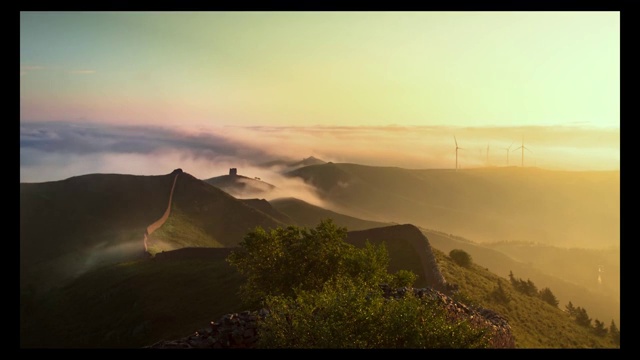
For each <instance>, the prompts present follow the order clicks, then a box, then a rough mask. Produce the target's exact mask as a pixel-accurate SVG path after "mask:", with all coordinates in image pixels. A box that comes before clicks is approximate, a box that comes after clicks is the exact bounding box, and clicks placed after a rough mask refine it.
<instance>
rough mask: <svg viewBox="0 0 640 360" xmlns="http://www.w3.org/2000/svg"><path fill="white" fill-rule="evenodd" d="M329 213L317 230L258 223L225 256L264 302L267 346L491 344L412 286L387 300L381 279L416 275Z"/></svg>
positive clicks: (248, 298) (247, 295)
mask: <svg viewBox="0 0 640 360" xmlns="http://www.w3.org/2000/svg"><path fill="white" fill-rule="evenodd" d="M345 237H346V229H345V228H341V227H337V226H335V225H334V224H333V222H332V221H331V220H325V221H322V222H320V224H318V225H317V226H316V227H315V228H314V229H310V230H309V229H306V228H302V229H301V228H298V227H295V226H289V227H287V228H277V229H274V230H270V231H265V230H263V229H262V228H256V229H255V230H254V231H253V232H250V233H249V234H247V236H245V238H244V240H243V241H242V242H241V243H240V249H239V250H237V251H234V252H232V253H231V254H230V255H229V257H228V258H227V261H228V262H229V263H230V264H231V265H233V266H235V267H236V268H237V269H238V271H239V272H240V273H241V274H243V275H244V276H245V277H246V283H245V284H244V285H242V286H241V292H240V296H241V298H242V299H243V301H244V302H245V303H246V304H248V305H259V306H266V307H267V308H268V309H269V310H270V313H269V316H267V317H266V318H265V319H264V320H262V321H260V322H259V324H258V326H259V328H258V331H259V333H260V336H259V343H258V346H259V347H266V348H280V347H285V348H404V347H411V348H470V347H487V346H489V341H490V336H491V335H490V332H489V330H488V329H484V328H483V329H480V328H477V327H475V326H473V325H472V324H470V323H469V322H468V320H460V319H457V320H456V319H452V318H451V317H449V316H448V314H447V312H446V310H445V309H444V308H442V304H440V303H436V302H434V301H433V300H428V299H419V298H416V297H415V296H414V295H413V293H412V292H407V294H408V295H406V296H405V297H403V298H400V299H390V300H388V299H385V298H384V296H383V294H382V291H381V289H380V287H379V284H381V283H389V284H392V285H393V286H410V285H412V284H413V282H414V281H415V280H416V278H417V275H415V274H413V273H411V272H409V271H406V270H401V271H398V272H397V273H396V274H394V275H391V274H389V273H388V264H389V257H388V254H387V251H386V248H385V247H384V246H382V245H381V246H377V247H376V246H373V245H371V244H368V243H367V244H366V246H365V247H364V248H356V247H355V246H353V245H350V244H348V243H346V242H345V241H344V239H345Z"/></svg>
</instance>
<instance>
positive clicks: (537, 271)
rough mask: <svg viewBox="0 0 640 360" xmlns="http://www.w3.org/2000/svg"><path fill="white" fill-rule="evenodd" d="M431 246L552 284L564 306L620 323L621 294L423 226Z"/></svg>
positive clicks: (505, 274) (499, 270) (496, 270)
mask: <svg viewBox="0 0 640 360" xmlns="http://www.w3.org/2000/svg"><path fill="white" fill-rule="evenodd" d="M421 230H422V232H423V233H424V234H425V235H426V236H427V238H428V239H429V241H430V243H431V246H432V247H433V248H435V249H437V250H439V251H442V252H443V253H445V254H448V253H449V252H450V251H451V250H453V249H462V250H464V251H466V252H467V253H469V254H470V255H471V256H472V258H473V261H474V263H476V264H478V265H479V266H481V267H483V268H485V269H487V270H488V271H491V272H492V273H494V274H497V275H499V276H500V277H502V278H504V279H506V278H507V277H508V275H509V272H510V271H512V272H513V273H514V275H515V276H516V277H518V278H523V279H531V281H533V282H534V283H535V284H536V285H538V287H540V288H543V287H549V288H550V289H551V290H552V291H553V293H554V294H555V295H556V297H557V298H558V300H559V301H560V304H561V305H562V307H563V308H564V305H566V304H567V303H568V302H569V301H571V302H572V303H573V304H577V305H576V306H581V307H583V308H585V309H587V310H588V311H589V314H590V315H591V316H593V317H594V318H598V319H600V320H604V321H611V319H614V320H615V322H616V324H620V295H619V293H615V292H596V291H593V290H590V289H589V288H587V287H585V286H583V285H580V284H577V283H575V282H572V281H570V280H567V276H562V274H557V275H551V274H549V273H548V272H547V271H545V269H544V268H536V267H534V266H532V265H531V264H530V263H528V262H523V261H518V260H515V259H513V258H512V257H510V256H508V255H506V254H504V253H502V252H500V251H497V250H495V249H493V248H491V247H487V246H484V245H482V244H474V243H472V242H469V241H463V240H459V239H456V238H455V237H452V236H450V235H448V234H444V233H441V232H438V231H434V230H426V229H421Z"/></svg>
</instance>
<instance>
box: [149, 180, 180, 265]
mask: <svg viewBox="0 0 640 360" xmlns="http://www.w3.org/2000/svg"><path fill="white" fill-rule="evenodd" d="M178 175H180V173H177V174H176V176H175V177H174V178H173V186H171V192H170V193H169V205H167V210H165V212H164V214H163V215H162V217H161V218H160V219H158V220H156V221H155V222H154V223H153V224H151V225H149V226H147V229H146V230H145V232H144V252H146V253H148V252H149V248H148V242H149V240H150V237H151V234H152V233H153V232H154V231H156V230H158V229H159V228H160V227H161V226H162V225H163V224H164V223H165V221H167V219H168V218H169V214H170V213H171V201H172V199H173V190H174V189H175V187H176V182H177V181H178Z"/></svg>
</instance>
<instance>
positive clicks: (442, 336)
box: [258, 277, 489, 348]
mask: <svg viewBox="0 0 640 360" xmlns="http://www.w3.org/2000/svg"><path fill="white" fill-rule="evenodd" d="M267 306H268V307H269V309H270V310H271V313H270V315H269V316H268V317H267V318H266V319H265V320H264V321H262V322H260V323H259V325H258V326H259V328H258V331H259V333H260V339H259V343H258V346H259V347H263V348H485V347H487V346H488V344H489V334H488V332H487V330H486V329H477V328H474V327H473V326H471V325H470V324H468V323H467V322H466V320H465V321H460V320H458V321H452V320H450V319H448V318H447V316H446V314H445V313H444V311H442V309H441V308H439V305H438V304H436V303H435V302H434V301H433V300H432V301H427V300H423V299H418V298H416V297H415V296H414V295H413V293H412V292H407V295H406V296H405V297H404V298H400V299H392V300H387V299H385V298H384V297H383V296H382V292H381V291H380V290H379V289H375V288H370V287H367V286H364V284H363V283H362V282H358V281H353V280H352V279H349V278H344V277H340V278H337V279H335V280H334V281H331V282H328V283H327V284H326V285H325V286H324V287H323V289H322V290H321V291H299V292H298V293H297V297H296V298H295V299H294V298H290V297H285V296H270V297H268V299H267Z"/></svg>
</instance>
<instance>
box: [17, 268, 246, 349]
mask: <svg viewBox="0 0 640 360" xmlns="http://www.w3.org/2000/svg"><path fill="white" fill-rule="evenodd" d="M241 282H242V277H241V276H240V275H239V274H238V273H237V272H236V271H235V270H234V269H233V268H231V267H230V266H229V265H228V264H227V263H226V262H225V261H224V260H166V261H158V260H153V259H148V260H140V261H135V262H129V263H123V264H118V265H111V266H107V267H104V268H100V269H97V270H94V271H91V272H88V273H86V274H85V275H83V276H81V277H80V278H78V279H76V280H75V281H74V282H73V283H71V284H70V285H68V286H65V287H62V288H57V289H54V290H51V291H49V292H48V293H47V294H45V295H44V296H42V297H38V298H34V295H32V294H30V293H24V292H23V293H22V294H21V301H20V304H21V306H20V315H21V322H20V323H21V326H20V344H21V347H36V348H131V347H133V348H137V347H142V346H146V345H151V344H152V343H155V342H157V341H159V340H164V339H174V338H180V337H183V336H186V335H188V334H190V333H192V332H193V331H195V330H197V329H199V328H202V327H204V326H205V325H207V324H208V322H209V321H211V320H217V319H218V318H219V317H220V316H221V315H223V314H226V313H230V312H235V311H240V310H244V309H243V308H242V306H241V305H240V301H239V298H238V296H237V287H238V284H240V283H241Z"/></svg>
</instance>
